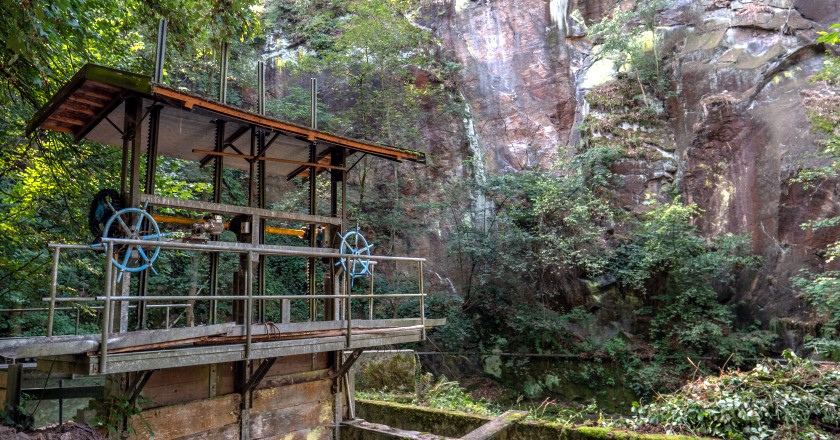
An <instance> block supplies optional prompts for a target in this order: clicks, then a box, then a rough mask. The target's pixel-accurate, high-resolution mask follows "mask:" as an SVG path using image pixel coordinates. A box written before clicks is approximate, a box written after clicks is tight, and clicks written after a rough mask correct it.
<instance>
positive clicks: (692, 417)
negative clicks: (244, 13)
mask: <svg viewBox="0 0 840 440" xmlns="http://www.w3.org/2000/svg"><path fill="white" fill-rule="evenodd" d="M784 357H785V359H786V360H787V361H786V362H784V363H779V362H776V361H764V362H761V363H759V364H758V365H756V367H755V368H753V369H752V370H750V371H748V372H743V373H742V372H733V373H721V375H720V376H718V377H714V376H711V377H707V378H699V379H697V380H695V381H693V382H691V383H689V384H687V385H686V386H684V387H683V388H681V389H680V390H679V391H678V392H676V393H674V394H667V395H662V396H659V397H658V398H657V399H656V400H655V401H654V402H653V403H650V404H647V405H642V406H638V405H637V406H635V408H634V417H633V418H632V419H630V420H628V421H627V422H629V424H630V426H633V427H639V426H643V425H655V426H661V427H664V428H665V429H667V430H668V432H669V433H674V432H676V433H688V434H691V435H695V436H714V437H723V438H733V439H764V438H810V439H826V440H828V439H831V438H835V437H834V436H835V435H836V433H837V432H838V431H840V369H838V368H837V367H836V366H834V367H829V366H825V367H823V366H819V365H816V364H814V363H813V362H811V361H809V360H807V359H801V358H798V357H797V356H796V355H795V354H793V353H792V352H790V351H786V352H785V353H784Z"/></svg>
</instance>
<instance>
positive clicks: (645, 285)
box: [437, 146, 773, 394]
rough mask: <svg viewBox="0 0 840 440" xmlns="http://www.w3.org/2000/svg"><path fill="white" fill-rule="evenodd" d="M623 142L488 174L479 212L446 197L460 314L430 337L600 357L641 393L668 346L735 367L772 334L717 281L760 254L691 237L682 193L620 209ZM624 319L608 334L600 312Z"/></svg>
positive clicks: (740, 241) (663, 364)
mask: <svg viewBox="0 0 840 440" xmlns="http://www.w3.org/2000/svg"><path fill="white" fill-rule="evenodd" d="M621 151H622V150H620V149H617V148H614V147H608V146H597V147H593V148H589V149H583V150H582V151H580V152H579V153H578V154H577V155H571V154H564V155H563V157H570V159H565V160H561V162H559V163H558V164H557V165H556V167H555V168H554V169H552V170H551V171H550V172H548V171H526V172H521V173H517V174H516V175H502V176H494V177H490V178H489V179H488V181H487V183H486V185H484V186H481V187H480V190H481V191H482V192H483V194H484V195H485V197H486V200H488V201H490V202H492V207H491V208H490V209H487V210H486V211H487V212H489V213H490V214H489V215H488V217H487V218H486V219H480V218H479V219H476V218H474V217H473V218H464V217H458V214H457V213H459V212H463V208H452V209H453V210H454V212H453V214H452V217H453V218H455V219H457V220H458V221H459V223H458V226H459V229H458V234H457V236H456V237H453V243H452V251H453V253H454V256H455V257H456V258H457V261H459V262H460V263H461V268H462V270H463V274H464V278H463V280H462V282H463V283H464V286H463V288H462V292H464V295H463V297H462V299H461V300H452V301H451V302H450V303H449V306H450V307H457V308H459V309H460V312H459V313H453V312H451V311H450V312H446V313H448V316H450V322H449V324H448V325H447V328H446V329H442V332H441V333H438V336H437V337H438V338H439V341H440V342H442V343H443V344H445V346H447V347H452V348H453V349H456V347H457V348H460V349H463V348H464V347H465V346H466V347H475V349H476V350H478V351H484V352H490V351H500V352H519V353H567V354H577V355H582V356H587V355H588V356H592V355H606V356H607V357H611V358H613V359H614V360H616V361H618V362H620V363H621V364H622V365H623V366H624V368H625V371H626V372H627V373H628V374H629V375H630V377H632V378H633V379H635V380H631V382H634V383H635V384H636V385H638V387H637V388H636V391H637V392H640V393H643V394H644V393H650V392H652V391H653V390H659V389H662V388H661V387H662V386H663V385H666V384H669V383H672V382H671V380H672V379H671V378H672V377H673V376H675V375H676V376H678V375H679V369H676V368H674V366H673V365H671V361H670V360H669V358H670V359H671V360H673V359H684V357H685V356H691V357H695V358H696V357H698V356H711V357H713V358H716V359H719V360H720V362H721V363H722V362H724V361H725V360H727V359H729V361H730V362H734V363H735V364H736V365H741V364H742V363H743V362H745V361H746V359H747V358H749V357H753V356H756V355H759V354H761V353H762V352H763V351H764V349H766V348H767V347H768V346H769V344H770V343H771V341H772V339H773V335H772V334H771V333H769V332H765V331H761V330H759V329H758V328H757V327H756V326H752V325H749V324H747V325H743V324H742V325H738V324H737V323H736V319H735V314H734V311H733V309H732V307H731V306H730V305H725V304H723V303H721V302H720V301H719V300H718V296H717V292H716V289H726V288H730V286H732V284H733V282H734V276H735V274H737V273H738V272H739V271H741V270H743V269H744V268H750V267H755V265H756V264H757V263H758V261H759V260H758V259H757V258H756V257H755V256H753V255H751V251H750V249H749V243H748V240H747V239H746V238H745V237H742V236H733V235H724V236H721V237H718V238H715V239H713V240H709V239H706V238H704V237H702V236H700V235H699V233H698V231H697V229H696V228H695V227H694V226H693V224H692V222H693V220H694V218H695V217H696V216H697V215H699V214H700V212H699V210H698V209H697V207H696V206H693V205H690V204H689V205H687V204H683V203H682V202H681V201H680V199H679V198H676V199H674V200H672V201H670V202H667V203H666V202H653V201H652V202H651V203H650V206H649V207H648V211H647V212H646V213H644V214H642V215H639V216H636V215H632V214H629V213H627V212H625V211H623V210H622V209H621V208H620V207H619V206H616V204H615V203H614V196H613V188H614V183H615V178H616V177H615V176H614V175H613V173H612V171H611V170H610V167H611V166H612V165H613V164H614V163H616V161H618V160H620V159H621V158H622V154H621ZM461 185H463V183H461ZM449 193H451V194H462V193H464V191H463V190H455V191H449ZM454 206H457V205H454ZM619 222H620V223H621V226H616V224H617V223H619ZM622 310H626V312H623V311H622ZM622 319H632V321H633V325H632V328H633V330H632V333H625V332H619V333H618V334H617V335H614V336H612V337H605V336H604V334H603V332H604V330H603V326H602V325H600V324H599V322H603V321H604V320H615V321H618V320H622ZM660 354H661V355H662V356H661V357H660ZM513 365H514V364H512V363H508V366H513ZM520 385H521V384H520Z"/></svg>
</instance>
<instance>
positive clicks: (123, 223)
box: [116, 213, 132, 235]
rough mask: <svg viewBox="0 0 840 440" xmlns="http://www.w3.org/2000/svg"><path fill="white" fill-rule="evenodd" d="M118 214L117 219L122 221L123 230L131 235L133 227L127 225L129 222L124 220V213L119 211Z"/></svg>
mask: <svg viewBox="0 0 840 440" xmlns="http://www.w3.org/2000/svg"><path fill="white" fill-rule="evenodd" d="M116 216H117V221H118V222H120V228H121V229H122V230H123V231H124V232H125V233H126V234H128V235H131V232H132V230H131V228H129V227H128V225H127V224H126V223H125V222H124V221H123V219H122V214H120V213H117V214H116Z"/></svg>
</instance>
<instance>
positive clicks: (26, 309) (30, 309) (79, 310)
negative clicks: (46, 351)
mask: <svg viewBox="0 0 840 440" xmlns="http://www.w3.org/2000/svg"><path fill="white" fill-rule="evenodd" d="M79 299H80V300H84V299H85V298H79ZM91 299H95V298H91ZM79 302H84V301H79ZM136 307H137V306H130V308H136ZM147 307H149V308H152V309H165V310H166V322H167V328H169V311H170V309H173V308H187V307H192V306H191V305H189V304H149V305H148V306H147ZM104 308H105V307H104V306H90V307H82V306H73V307H52V308H50V307H24V308H20V309H0V313H3V314H17V313H40V312H50V311H51V310H52V312H53V313H54V312H69V311H74V312H76V313H75V315H76V323H75V325H74V326H73V334H74V335H78V334H79V328H80V326H81V321H82V311H87V310H95V311H97V313H99V311H101V310H102V309H104ZM53 325H54V324H53V323H50V322H48V323H47V336H52V330H53V329H52V327H53Z"/></svg>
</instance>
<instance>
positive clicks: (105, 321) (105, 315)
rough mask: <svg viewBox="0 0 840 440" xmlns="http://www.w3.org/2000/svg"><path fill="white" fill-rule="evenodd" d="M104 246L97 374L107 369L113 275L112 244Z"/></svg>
mask: <svg viewBox="0 0 840 440" xmlns="http://www.w3.org/2000/svg"><path fill="white" fill-rule="evenodd" d="M103 245H104V246H105V304H104V305H103V307H102V341H101V342H100V344H99V374H104V373H106V372H107V371H108V369H107V366H108V330H109V329H110V327H111V288H112V287H113V277H114V264H113V259H114V244H113V243H107V242H106V243H103Z"/></svg>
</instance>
